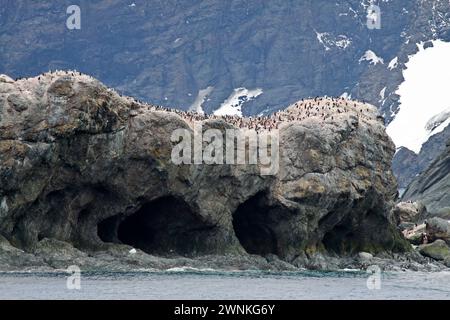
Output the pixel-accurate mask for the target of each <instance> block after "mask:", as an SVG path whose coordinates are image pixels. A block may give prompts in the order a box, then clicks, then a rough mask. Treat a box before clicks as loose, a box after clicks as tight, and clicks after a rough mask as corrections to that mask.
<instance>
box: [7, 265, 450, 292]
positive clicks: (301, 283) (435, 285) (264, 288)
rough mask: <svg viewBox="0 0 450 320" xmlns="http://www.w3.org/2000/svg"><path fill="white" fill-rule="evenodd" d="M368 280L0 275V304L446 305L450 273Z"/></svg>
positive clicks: (361, 276)
mask: <svg viewBox="0 0 450 320" xmlns="http://www.w3.org/2000/svg"><path fill="white" fill-rule="evenodd" d="M369 276H370V275H369V274H367V273H365V272H362V271H343V272H312V271H304V272H258V271H251V272H250V271H249V272H237V271H236V272H219V271H213V270H182V269H174V270H171V271H165V272H129V273H128V272H127V273H104V272H101V273H100V272H91V273H82V274H81V278H80V286H81V288H80V289H79V290H76V289H71V290H69V289H68V288H67V285H66V283H67V277H68V274H66V273H64V272H55V273H36V272H29V273H15V272H10V273H0V299H450V272H436V273H420V272H395V273H382V274H381V276H380V278H379V279H380V280H381V281H380V282H379V283H380V284H381V288H379V289H373V286H372V289H369V287H370V285H369V287H368V285H367V279H368V277H369Z"/></svg>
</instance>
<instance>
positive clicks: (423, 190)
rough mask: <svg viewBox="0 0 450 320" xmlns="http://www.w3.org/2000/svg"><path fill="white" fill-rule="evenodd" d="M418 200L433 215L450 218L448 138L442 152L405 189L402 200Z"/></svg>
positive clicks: (449, 150)
mask: <svg viewBox="0 0 450 320" xmlns="http://www.w3.org/2000/svg"><path fill="white" fill-rule="evenodd" d="M407 200H409V201H420V202H421V203H423V204H424V205H425V206H426V208H427V211H428V212H429V213H430V214H431V215H434V216H439V217H441V218H446V219H450V140H449V141H448V142H447V147H446V149H445V150H444V152H443V153H442V154H441V155H440V156H439V157H438V158H437V159H436V160H435V161H434V162H433V163H432V164H431V165H430V166H429V167H428V169H427V170H425V171H424V172H423V173H421V174H420V175H419V176H418V177H416V179H414V180H413V181H412V182H411V184H410V185H409V186H408V188H407V189H406V191H405V193H404V194H403V196H402V201H407Z"/></svg>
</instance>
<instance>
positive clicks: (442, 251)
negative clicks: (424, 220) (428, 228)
mask: <svg viewBox="0 0 450 320" xmlns="http://www.w3.org/2000/svg"><path fill="white" fill-rule="evenodd" d="M419 251H420V253H421V254H422V255H424V256H426V257H430V258H433V259H435V260H445V259H447V258H448V257H450V248H449V247H448V246H447V244H446V243H445V241H444V240H436V241H434V242H433V243H430V244H423V245H421V246H420V248H419Z"/></svg>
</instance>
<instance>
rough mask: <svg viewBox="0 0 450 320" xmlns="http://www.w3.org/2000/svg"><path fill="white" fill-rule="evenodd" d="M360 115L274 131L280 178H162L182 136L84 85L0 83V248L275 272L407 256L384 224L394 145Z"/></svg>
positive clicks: (204, 171)
mask: <svg viewBox="0 0 450 320" xmlns="http://www.w3.org/2000/svg"><path fill="white" fill-rule="evenodd" d="M358 105H361V106H362V104H358ZM363 106H364V108H362V107H361V110H362V109H364V111H362V112H364V117H365V118H366V120H364V121H362V120H359V118H358V116H357V112H358V110H355V111H349V112H347V113H339V114H338V113H336V114H335V115H334V117H333V118H332V119H333V120H332V119H331V118H330V119H328V120H323V121H322V120H320V119H316V118H312V119H306V120H302V121H294V122H286V123H282V124H281V125H280V128H279V134H280V168H279V172H278V174H277V175H274V176H262V175H261V174H260V171H259V170H258V166H255V165H244V166H232V165H206V164H203V165H175V164H173V163H172V162H171V158H170V155H171V149H172V147H173V143H172V142H171V141H170V136H171V133H172V132H173V130H175V129H177V128H186V129H188V130H192V129H191V127H190V124H189V122H188V121H186V120H185V119H184V118H183V117H181V116H180V115H179V114H177V113H175V112H166V111H155V110H153V109H152V108H150V107H149V106H148V105H142V104H138V103H136V102H135V101H134V100H133V99H130V98H126V97H121V96H119V95H117V94H116V93H115V92H113V91H111V90H109V89H107V88H106V87H105V86H103V85H102V84H101V83H100V82H98V81H97V80H95V79H93V78H91V77H88V76H85V75H76V76H73V75H70V73H69V74H65V73H62V72H61V73H58V74H46V75H41V76H39V77H35V78H31V79H27V80H20V81H12V80H11V79H8V78H7V77H2V78H1V79H0V204H1V206H0V234H1V235H3V236H4V237H5V238H6V239H8V241H9V242H11V243H12V244H13V245H14V246H16V247H18V248H22V249H25V250H26V251H28V252H33V251H35V250H38V249H37V248H39V247H40V246H41V245H42V244H44V243H47V242H43V241H48V239H54V240H55V241H65V242H69V243H72V244H73V245H74V246H76V247H77V248H79V249H81V250H88V251H96V250H101V249H102V248H105V246H107V244H108V243H124V244H128V245H131V246H134V247H136V248H139V249H142V250H143V251H145V252H147V253H152V254H160V255H171V254H175V255H184V256H198V255H203V254H227V253H233V254H243V255H245V254H246V253H251V254H258V255H263V256H265V255H269V254H274V255H277V256H279V257H281V258H282V259H284V260H287V261H293V260H295V259H296V258H297V257H301V256H304V255H305V254H306V255H307V256H308V257H311V256H313V255H314V254H315V253H317V252H325V253H326V252H328V253H335V254H339V255H346V254H354V253H357V252H358V251H362V250H364V251H370V252H375V253H376V252H383V251H403V250H406V248H407V247H408V246H407V245H406V244H405V242H404V241H403V240H402V239H401V237H400V234H399V233H398V231H397V230H396V229H395V227H394V225H395V222H396V217H394V216H393V213H392V210H391V209H392V205H393V201H394V199H395V196H396V193H397V191H396V189H397V185H396V182H395V179H394V176H393V174H392V171H391V168H390V167H391V159H392V156H393V154H394V145H393V143H392V142H391V140H390V139H389V138H388V137H387V136H386V134H385V130H384V125H383V123H382V122H380V120H379V118H378V117H377V112H376V108H375V107H373V106H370V105H363ZM290 108H293V107H290ZM356 109H359V108H356ZM292 110H294V109H292ZM204 126H214V127H217V128H226V127H232V125H231V124H229V123H226V122H224V121H223V120H206V121H205V122H204ZM46 239H47V240H46Z"/></svg>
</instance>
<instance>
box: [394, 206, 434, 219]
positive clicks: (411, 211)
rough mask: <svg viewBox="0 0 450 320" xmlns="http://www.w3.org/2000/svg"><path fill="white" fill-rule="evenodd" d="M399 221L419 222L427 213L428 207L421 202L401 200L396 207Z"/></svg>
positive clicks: (395, 210)
mask: <svg viewBox="0 0 450 320" xmlns="http://www.w3.org/2000/svg"><path fill="white" fill-rule="evenodd" d="M394 212H395V215H396V216H398V218H399V223H400V224H401V223H407V222H412V223H415V222H418V221H419V220H420V219H421V218H424V217H425V215H426V208H425V206H424V205H423V204H421V203H420V202H399V203H397V204H396V205H395V207H394Z"/></svg>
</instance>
